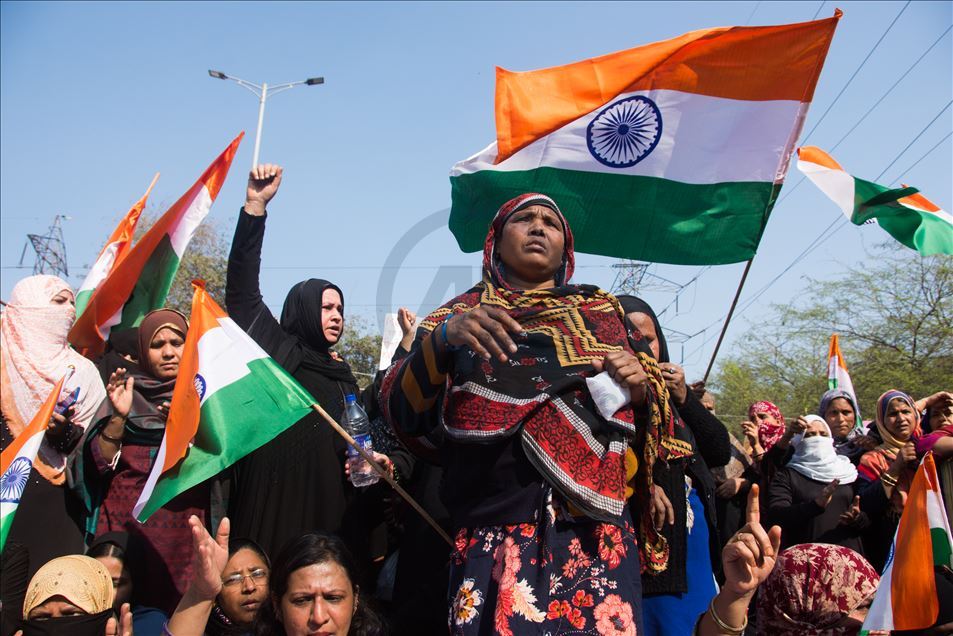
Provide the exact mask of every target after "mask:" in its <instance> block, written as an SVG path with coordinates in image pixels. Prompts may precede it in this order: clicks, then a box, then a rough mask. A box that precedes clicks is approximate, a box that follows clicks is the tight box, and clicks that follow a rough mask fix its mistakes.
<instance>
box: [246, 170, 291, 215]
mask: <svg viewBox="0 0 953 636" xmlns="http://www.w3.org/2000/svg"><path fill="white" fill-rule="evenodd" d="M282 172H283V169H282V167H281V166H279V165H277V164H273V163H260V164H258V165H257V166H255V167H254V168H252V169H251V171H250V172H249V173H248V188H247V189H246V190H245V212H247V213H248V214H251V215H252V216H264V215H265V208H266V207H268V202H269V201H271V200H272V198H273V197H274V196H275V194H277V193H278V186H280V185H281V173H282Z"/></svg>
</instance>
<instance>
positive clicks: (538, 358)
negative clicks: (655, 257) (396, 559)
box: [381, 194, 686, 635]
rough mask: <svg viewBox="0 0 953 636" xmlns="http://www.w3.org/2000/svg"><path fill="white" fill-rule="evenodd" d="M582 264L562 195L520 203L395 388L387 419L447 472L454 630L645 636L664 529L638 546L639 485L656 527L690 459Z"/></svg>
mask: <svg viewBox="0 0 953 636" xmlns="http://www.w3.org/2000/svg"><path fill="white" fill-rule="evenodd" d="M573 267H574V252H573V240H572V232H571V231H570V228H569V225H568V224H567V222H566V219H565V218H564V217H563V215H562V213H561V212H560V211H559V208H558V207H557V205H556V203H555V202H554V201H553V200H552V199H550V198H549V197H547V196H544V195H541V194H524V195H522V196H519V197H516V198H515V199H513V200H511V201H509V202H507V203H506V204H505V205H503V207H501V208H500V210H499V211H498V212H497V215H496V217H495V218H494V219H493V222H492V224H491V226H490V228H489V233H488V235H487V239H486V242H485V246H484V253H483V280H482V282H480V283H477V285H476V286H474V287H473V288H472V289H470V290H469V291H467V292H465V293H464V294H462V295H460V296H457V297H456V298H454V299H452V300H450V301H449V302H447V303H445V304H444V305H443V306H442V307H440V308H439V309H437V310H436V311H434V312H433V313H431V314H430V315H429V316H428V317H427V318H426V319H425V320H424V321H423V323H422V325H421V327H420V329H419V330H418V332H417V338H416V340H415V342H414V345H413V347H412V351H411V353H410V354H409V355H408V356H406V357H405V358H404V359H403V361H402V362H401V363H399V364H395V365H393V366H392V367H391V368H390V370H389V371H388V373H387V376H386V377H385V379H384V382H383V384H382V388H381V406H382V408H383V410H384V413H385V417H387V418H388V420H389V421H390V423H391V425H392V426H393V427H394V428H395V429H396V430H397V432H398V433H399V434H400V435H401V436H402V437H403V439H404V440H405V441H406V442H407V444H408V445H410V446H411V447H412V448H414V449H416V450H417V451H418V452H420V453H421V454H424V455H426V456H429V457H430V458H431V459H433V460H436V461H439V462H441V463H442V464H443V467H444V477H443V481H442V485H441V498H442V500H443V502H444V504H445V505H446V506H447V509H448V511H449V514H450V519H451V525H452V527H453V528H454V529H455V530H456V550H455V551H454V553H453V554H452V556H451V560H450V590H449V591H450V598H449V599H448V600H449V601H450V606H451V607H450V626H451V633H452V634H488V633H504V634H527V633H532V634H542V633H546V632H553V633H556V632H563V633H566V632H568V631H570V630H571V631H572V633H575V634H609V633H612V634H620V635H621V634H628V635H634V634H636V633H641V625H640V615H641V611H640V597H641V592H640V582H639V571H640V562H641V563H642V564H644V567H646V568H652V569H656V570H657V569H662V568H664V567H665V565H666V561H667V557H668V552H667V546H666V545H665V543H664V540H661V539H660V537H659V536H658V534H657V532H656V531H655V529H654V527H652V524H651V523H648V524H645V525H647V528H645V529H646V530H647V531H648V534H646V535H644V536H645V540H644V542H641V544H640V542H638V541H637V540H636V531H635V528H634V526H633V522H632V518H631V515H630V513H629V509H628V507H627V506H626V502H627V500H628V499H629V497H630V496H631V494H632V489H631V487H630V486H629V484H631V485H632V487H634V488H635V490H636V498H637V500H638V501H639V502H641V503H642V504H643V508H645V514H644V515H643V519H648V514H647V507H648V489H649V484H650V483H651V472H652V467H653V465H654V464H655V459H656V458H657V457H658V458H661V459H665V460H669V459H672V458H675V457H679V456H682V454H683V453H684V451H685V450H686V449H685V447H684V446H683V445H680V444H679V443H678V441H677V440H673V439H671V432H672V428H673V427H674V416H673V414H672V411H671V409H670V407H669V402H668V389H667V388H666V386H665V381H664V379H663V378H662V374H661V372H660V370H659V368H658V365H657V363H656V362H655V360H654V359H653V358H652V356H651V354H650V353H649V350H648V348H647V347H646V346H645V344H644V342H642V341H641V340H636V339H635V337H632V338H630V337H629V334H628V333H627V330H626V327H625V323H624V322H623V313H622V308H621V306H620V305H619V304H618V301H617V300H616V299H615V298H614V297H612V296H610V295H609V294H607V293H605V292H603V291H602V290H599V289H597V288H595V287H592V286H589V285H576V284H572V283H570V282H569V280H570V277H571V276H572V272H573ZM602 371H606V372H608V374H609V375H610V376H611V377H612V378H613V379H614V380H615V381H616V382H617V383H618V384H620V385H621V386H622V387H623V391H624V395H627V396H628V397H629V399H630V402H629V403H628V404H625V405H623V406H622V407H620V408H618V409H617V410H616V411H615V412H614V413H612V414H611V415H609V416H608V417H605V416H603V415H602V414H601V413H600V411H599V410H598V409H597V407H596V405H595V403H594V400H593V397H592V394H591V393H590V390H589V388H588V384H587V382H586V378H587V377H591V376H594V375H596V374H599V373H600V372H602ZM441 437H442V438H443V439H442V443H441V440H440V438H441ZM435 443H439V450H435ZM630 443H631V446H630ZM636 468H637V469H638V472H636ZM633 473H635V480H634V481H632V480H631V478H632V476H633ZM640 550H642V552H641V554H640Z"/></svg>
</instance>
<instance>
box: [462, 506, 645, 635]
mask: <svg viewBox="0 0 953 636" xmlns="http://www.w3.org/2000/svg"><path fill="white" fill-rule="evenodd" d="M540 516H541V517H542V520H541V521H540V522H537V523H523V524H519V525H507V526H489V527H483V528H464V529H461V530H460V531H459V532H458V533H457V536H456V550H455V551H454V554H453V558H452V560H451V565H450V593H451V604H450V633H451V634H453V635H455V636H456V635H467V636H469V635H476V634H500V635H502V636H512V635H514V634H518V635H520V636H522V635H524V634H540V635H543V634H546V635H551V636H559V635H560V634H574V635H583V634H593V635H598V636H610V635H611V636H636V635H637V634H638V633H640V631H639V625H640V622H641V610H640V604H639V600H640V598H641V589H642V585H641V581H640V575H639V571H640V568H639V554H638V545H637V543H636V537H635V533H634V530H633V528H632V525H631V523H629V521H628V519H625V520H623V521H621V522H620V525H614V524H609V523H602V522H597V521H593V520H591V519H586V518H582V519H580V518H573V517H571V516H569V515H568V514H567V513H566V512H565V510H564V508H563V507H562V506H561V505H560V504H559V503H558V502H553V501H552V500H551V501H550V502H549V503H548V504H547V505H546V506H545V507H544V508H543V510H542V511H541V514H540Z"/></svg>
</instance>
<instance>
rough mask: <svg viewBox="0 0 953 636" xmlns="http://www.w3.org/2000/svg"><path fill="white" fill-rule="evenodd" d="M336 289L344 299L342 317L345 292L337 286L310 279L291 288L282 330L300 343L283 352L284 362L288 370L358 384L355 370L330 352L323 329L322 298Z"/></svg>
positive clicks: (281, 357) (281, 355)
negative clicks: (311, 373) (301, 371)
mask: <svg viewBox="0 0 953 636" xmlns="http://www.w3.org/2000/svg"><path fill="white" fill-rule="evenodd" d="M327 289H333V290H334V291H336V292H337V293H338V294H340V295H341V313H342V314H343V313H344V292H342V291H341V288H340V287H338V286H337V285H335V284H333V283H331V282H329V281H326V280H323V279H320V278H310V279H308V280H304V281H301V282H300V283H298V284H297V285H295V286H294V287H292V288H291V290H290V291H289V292H288V296H287V297H286V298H285V304H284V306H283V307H282V309H281V320H280V324H281V328H282V329H284V330H285V332H287V333H288V334H290V335H292V336H294V337H295V338H296V339H297V342H296V343H289V344H288V345H285V347H286V348H287V350H286V351H280V352H279V357H280V359H282V360H284V361H285V364H286V366H287V368H289V369H295V368H297V367H299V366H300V367H304V368H306V369H308V370H310V371H314V372H317V373H320V374H321V375H323V376H325V377H328V378H330V379H332V380H339V381H341V382H346V383H348V384H357V380H355V378H354V374H352V373H351V367H350V366H349V365H348V364H347V362H344V361H343V360H339V359H335V358H334V357H333V356H332V355H331V352H330V348H331V343H330V342H328V339H327V338H325V337H324V329H323V328H322V326H321V323H322V322H323V318H324V310H323V309H322V305H323V304H324V303H322V301H321V298H322V296H323V295H324V292H325V290H327Z"/></svg>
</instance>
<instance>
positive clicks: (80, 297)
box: [76, 289, 93, 318]
mask: <svg viewBox="0 0 953 636" xmlns="http://www.w3.org/2000/svg"><path fill="white" fill-rule="evenodd" d="M92 296H93V290H91V289H85V290H83V291H81V292H79V293H78V294H76V317H77V318H79V317H80V316H81V315H83V312H84V311H86V305H88V304H89V299H90V298H92Z"/></svg>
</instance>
